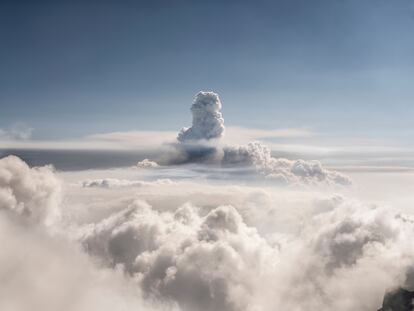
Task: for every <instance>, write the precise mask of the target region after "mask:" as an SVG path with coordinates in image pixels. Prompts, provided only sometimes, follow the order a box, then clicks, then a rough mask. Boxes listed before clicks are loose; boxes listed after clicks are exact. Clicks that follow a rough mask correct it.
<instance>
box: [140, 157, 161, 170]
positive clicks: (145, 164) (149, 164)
mask: <svg viewBox="0 0 414 311" xmlns="http://www.w3.org/2000/svg"><path fill="white" fill-rule="evenodd" d="M137 167H138V168H147V169H148V168H157V167H159V165H158V163H157V162H154V161H151V160H148V159H144V160H142V161H139V162H138V163H137Z"/></svg>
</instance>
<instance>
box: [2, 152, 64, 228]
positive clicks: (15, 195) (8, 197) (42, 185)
mask: <svg viewBox="0 0 414 311" xmlns="http://www.w3.org/2000/svg"><path fill="white" fill-rule="evenodd" d="M60 200H61V184H60V181H59V180H58V179H57V178H56V177H55V175H54V174H53V169H52V168H51V167H38V168H29V166H28V165H27V164H26V163H25V162H23V161H22V160H21V159H19V158H17V157H15V156H8V157H6V158H2V159H0V207H1V208H2V209H6V210H9V211H12V212H14V213H17V214H19V215H23V216H25V217H27V218H29V219H31V220H34V221H36V222H50V221H52V219H51V218H52V217H56V216H57V213H58V209H57V207H58V206H59V204H60Z"/></svg>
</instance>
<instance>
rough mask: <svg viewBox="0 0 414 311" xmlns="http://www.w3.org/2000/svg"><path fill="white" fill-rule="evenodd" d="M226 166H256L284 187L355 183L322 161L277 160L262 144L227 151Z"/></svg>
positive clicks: (262, 173)
mask: <svg viewBox="0 0 414 311" xmlns="http://www.w3.org/2000/svg"><path fill="white" fill-rule="evenodd" d="M222 164H223V165H225V166H228V165H239V166H252V167H254V168H255V170H256V171H257V172H258V173H259V174H261V175H263V176H265V177H266V178H269V179H272V180H276V181H280V182H281V183H283V184H290V183H302V182H305V183H307V184H312V183H320V182H324V183H328V184H341V185H350V184H351V180H350V179H349V178H348V177H347V176H345V175H343V174H341V173H339V172H336V171H330V170H327V169H325V168H323V167H322V165H321V163H320V162H318V161H304V160H294V161H292V160H287V159H283V158H275V157H273V156H272V155H271V151H270V149H269V148H268V147H267V146H265V145H263V144H261V143H259V142H253V143H249V144H248V145H245V146H239V147H227V148H225V149H224V156H223V160H222Z"/></svg>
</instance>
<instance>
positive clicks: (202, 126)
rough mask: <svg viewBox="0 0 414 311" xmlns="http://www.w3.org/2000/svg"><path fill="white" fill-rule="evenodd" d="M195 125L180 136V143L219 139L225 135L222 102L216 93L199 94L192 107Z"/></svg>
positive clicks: (184, 130)
mask: <svg viewBox="0 0 414 311" xmlns="http://www.w3.org/2000/svg"><path fill="white" fill-rule="evenodd" d="M191 112H192V114H193V124H192V126H191V127H190V128H183V129H182V130H181V131H180V133H179V134H178V137H177V139H178V140H179V141H180V142H188V141H190V142H191V141H198V140H203V139H204V140H210V139H219V138H221V137H222V135H223V133H224V119H223V116H222V115H221V102H220V98H219V97H218V95H217V94H216V93H213V92H199V93H197V95H196V96H195V99H194V103H193V105H192V106H191Z"/></svg>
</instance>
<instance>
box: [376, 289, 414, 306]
mask: <svg viewBox="0 0 414 311" xmlns="http://www.w3.org/2000/svg"><path fill="white" fill-rule="evenodd" d="M413 299H414V291H412V292H410V291H408V290H405V289H403V288H398V289H396V290H394V291H392V292H389V293H387V294H385V296H384V301H383V303H382V308H381V309H379V310H378V311H412V310H413Z"/></svg>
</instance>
